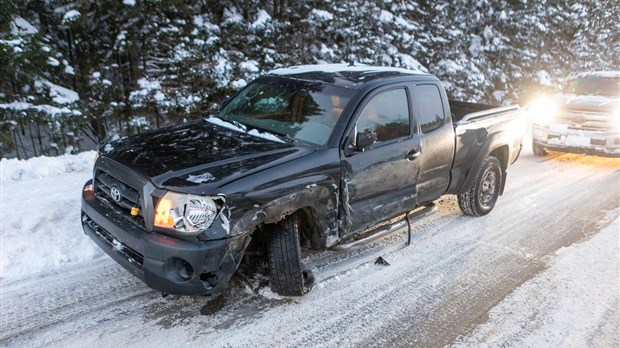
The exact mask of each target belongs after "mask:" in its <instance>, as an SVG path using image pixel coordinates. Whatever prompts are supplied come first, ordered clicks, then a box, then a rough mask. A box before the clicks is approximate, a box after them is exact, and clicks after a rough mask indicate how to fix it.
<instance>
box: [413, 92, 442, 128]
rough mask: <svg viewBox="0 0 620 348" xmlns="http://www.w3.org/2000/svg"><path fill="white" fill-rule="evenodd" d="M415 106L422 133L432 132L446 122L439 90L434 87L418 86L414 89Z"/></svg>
mask: <svg viewBox="0 0 620 348" xmlns="http://www.w3.org/2000/svg"><path fill="white" fill-rule="evenodd" d="M414 95H415V104H416V108H417V110H418V115H419V117H420V130H421V131H422V133H428V132H432V131H434V130H435V129H437V128H439V127H441V126H442V125H443V124H444V122H445V121H446V115H445V113H444V112H443V102H442V101H441V95H440V94H439V88H437V86H435V85H420V86H416V87H415V89H414Z"/></svg>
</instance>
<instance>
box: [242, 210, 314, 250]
mask: <svg viewBox="0 0 620 348" xmlns="http://www.w3.org/2000/svg"><path fill="white" fill-rule="evenodd" d="M293 214H297V215H298V217H299V231H300V236H299V237H300V238H299V242H300V244H301V247H304V248H308V249H312V250H321V249H323V248H324V246H325V245H324V244H323V239H322V238H321V234H320V230H319V226H318V223H317V221H318V220H317V219H318V216H317V213H316V210H315V209H314V208H312V207H304V208H300V209H298V210H296V211H294V212H292V213H290V214H288V215H286V216H284V217H283V218H282V219H281V220H280V221H278V222H275V223H270V224H261V225H259V226H257V227H256V229H254V231H253V232H252V240H251V241H250V244H249V245H248V247H247V248H246V250H245V254H244V257H245V258H246V259H249V258H251V257H256V256H257V257H263V256H264V255H266V254H267V243H268V242H269V236H270V233H271V231H272V230H273V229H274V228H275V227H276V225H277V224H278V223H279V222H281V221H283V220H285V219H286V218H288V217H289V216H291V215H293Z"/></svg>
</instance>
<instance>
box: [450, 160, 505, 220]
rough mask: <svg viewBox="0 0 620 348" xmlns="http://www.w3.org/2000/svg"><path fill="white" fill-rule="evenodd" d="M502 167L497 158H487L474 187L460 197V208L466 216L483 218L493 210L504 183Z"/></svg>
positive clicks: (481, 166)
mask: <svg viewBox="0 0 620 348" xmlns="http://www.w3.org/2000/svg"><path fill="white" fill-rule="evenodd" d="M502 173H503V172H502V166H501V164H500V163H499V161H498V160H497V158H495V157H492V156H489V157H487V158H486V159H485V160H484V161H483V162H482V164H481V165H480V169H479V170H478V174H477V175H476V180H475V182H474V185H473V186H472V187H471V188H470V189H469V190H467V191H466V192H464V193H461V194H459V195H458V201H459V207H460V208H461V210H462V211H463V213H465V214H466V215H472V216H482V215H486V214H488V213H490V212H491V210H493V207H495V203H496V202H497V198H498V197H499V189H500V185H501V183H502Z"/></svg>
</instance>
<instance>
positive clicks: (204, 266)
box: [82, 181, 250, 295]
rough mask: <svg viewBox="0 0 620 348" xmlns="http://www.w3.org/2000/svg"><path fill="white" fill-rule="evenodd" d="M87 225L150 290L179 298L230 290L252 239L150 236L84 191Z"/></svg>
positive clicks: (95, 238)
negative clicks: (203, 239)
mask: <svg viewBox="0 0 620 348" xmlns="http://www.w3.org/2000/svg"><path fill="white" fill-rule="evenodd" d="M91 183H92V181H88V182H87V183H86V184H85V186H84V187H87V186H88V185H90V184H91ZM82 227H83V229H84V233H86V235H87V236H89V237H90V238H91V239H92V240H93V241H94V242H95V243H96V244H97V245H98V246H99V247H100V248H101V249H103V251H105V252H106V253H107V254H108V255H109V256H110V257H112V259H114V260H115V261H116V262H118V263H119V264H120V265H121V266H123V267H124V268H125V269H127V270H128V271H129V272H131V274H133V275H135V276H136V277H138V278H139V279H141V280H142V281H143V282H145V283H146V285H148V286H149V287H150V288H152V289H154V290H157V291H161V292H163V293H166V294H177V295H204V294H212V293H216V292H219V291H221V290H222V289H224V288H225V287H226V284H227V283H228V281H229V280H230V277H231V276H232V275H233V274H234V272H235V271H236V270H237V267H238V265H239V262H240V261H241V258H242V257H243V251H244V250H245V247H246V246H247V243H249V240H250V238H249V237H248V236H247V235H243V236H237V237H231V238H226V239H220V240H212V241H198V240H184V239H179V238H175V237H172V236H167V235H164V234H160V233H157V232H147V231H145V230H144V229H143V228H141V227H139V226H138V225H136V224H135V223H134V222H131V221H129V220H127V219H126V218H125V217H124V216H122V215H120V214H119V213H118V212H117V211H115V210H114V209H111V208H110V207H108V206H107V205H106V204H104V203H102V202H101V201H100V200H99V199H98V198H97V197H96V196H95V195H94V193H93V192H92V191H88V190H82Z"/></svg>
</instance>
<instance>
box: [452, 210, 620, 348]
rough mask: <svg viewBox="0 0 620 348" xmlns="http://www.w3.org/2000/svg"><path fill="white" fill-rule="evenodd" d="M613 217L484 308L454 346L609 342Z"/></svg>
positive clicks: (614, 280) (617, 265)
mask: <svg viewBox="0 0 620 348" xmlns="http://www.w3.org/2000/svg"><path fill="white" fill-rule="evenodd" d="M619 231H620V220H615V221H614V222H612V223H611V224H610V225H609V226H607V227H606V228H605V229H603V230H602V231H601V232H599V233H598V234H597V235H595V236H593V237H592V238H591V239H590V240H587V241H585V242H583V243H579V244H576V245H571V246H568V247H566V248H562V249H560V250H558V252H556V254H555V256H553V257H552V258H551V260H550V262H549V268H548V269H547V270H545V271H544V272H542V273H541V274H539V275H538V276H536V277H535V278H534V279H531V280H529V281H527V282H526V283H525V284H523V285H522V286H520V287H519V288H518V289H516V290H515V291H514V292H513V293H512V294H510V295H509V296H508V297H507V298H506V299H504V300H503V301H502V302H500V303H499V304H498V305H497V306H496V307H495V308H493V309H492V310H491V311H490V312H489V320H488V321H487V322H486V323H485V324H483V325H480V326H479V327H478V328H476V330H475V331H474V332H473V333H472V334H471V335H470V336H469V337H466V338H462V339H460V340H459V343H458V344H455V345H454V346H457V347H458V346H482V345H483V344H486V345H489V346H494V347H506V346H519V347H614V346H616V347H617V346H618V334H619V330H620V304H619V300H620V298H619V297H620V294H619V292H620V281H619V279H618V278H619V277H620V274H619V273H618V272H619V271H620V255H619V253H618V251H619V245H620V244H619V243H620V241H619V239H618V232H619Z"/></svg>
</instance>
